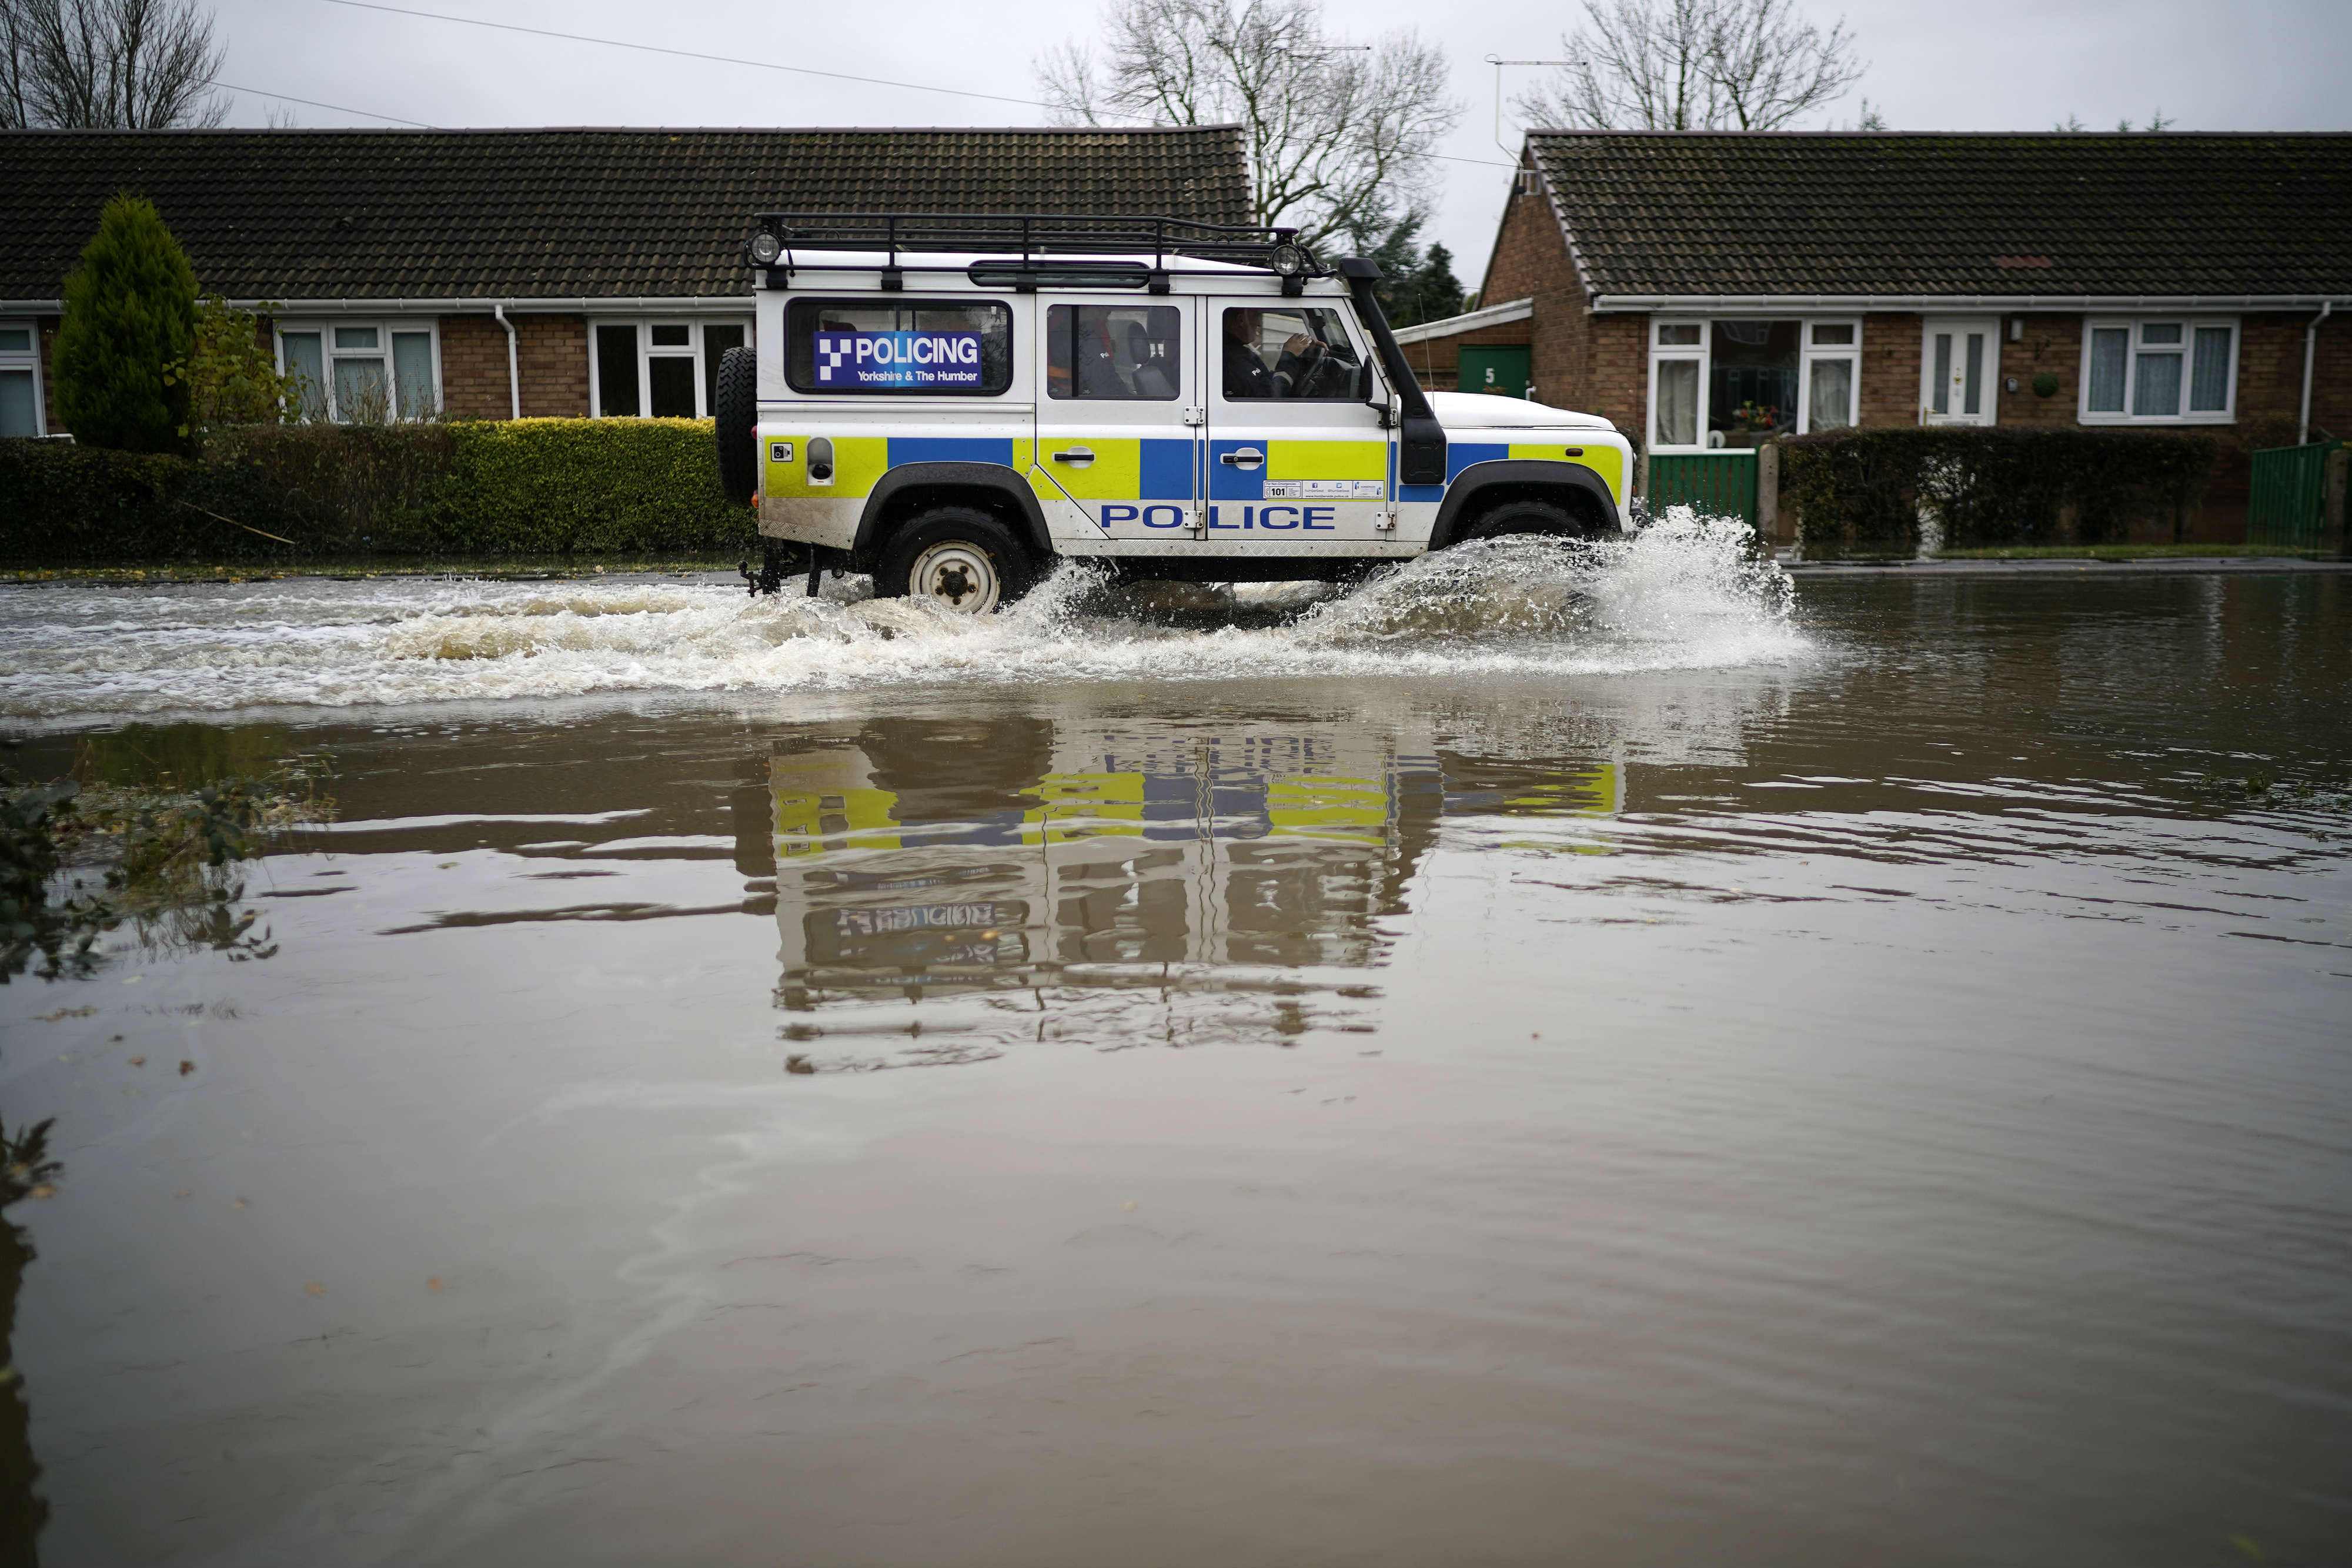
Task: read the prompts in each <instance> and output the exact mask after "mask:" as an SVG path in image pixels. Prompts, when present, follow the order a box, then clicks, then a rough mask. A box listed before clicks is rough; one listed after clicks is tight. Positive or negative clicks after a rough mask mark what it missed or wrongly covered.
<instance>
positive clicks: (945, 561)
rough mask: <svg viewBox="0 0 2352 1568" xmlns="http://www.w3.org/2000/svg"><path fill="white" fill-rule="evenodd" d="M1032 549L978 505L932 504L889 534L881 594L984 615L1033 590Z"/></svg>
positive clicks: (879, 568)
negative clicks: (1025, 546) (1031, 583)
mask: <svg viewBox="0 0 2352 1568" xmlns="http://www.w3.org/2000/svg"><path fill="white" fill-rule="evenodd" d="M1031 570H1032V568H1031V566H1030V562H1029V552H1028V551H1026V550H1024V549H1022V548H1021V542H1020V541H1019V540H1018V539H1016V538H1013V530H1012V529H1010V528H1006V527H1005V526H1004V525H1003V523H1000V522H998V521H997V520H996V519H995V518H994V517H990V516H989V515H988V514H987V513H986V512H983V511H982V510H981V509H980V508H979V507H932V508H931V509H930V510H929V511H927V512H923V513H921V514H919V516H916V517H910V518H908V520H907V523H906V526H905V527H903V528H900V529H899V530H898V532H897V533H896V534H894V535H892V536H891V538H890V542H889V544H888V545H887V546H885V547H884V549H883V551H882V559H881V560H880V561H879V562H878V563H877V565H876V567H875V569H874V596H875V597H876V598H877V599H928V600H929V601H931V602H932V603H934V604H938V605H941V606H943V607H944V608H946V609H949V610H953V611H955V612H958V613H960V614H963V615H985V614H987V613H988V612H990V611H992V610H994V609H995V608H997V607H998V606H999V605H1003V604H1010V603H1012V602H1013V601H1014V600H1016V599H1018V598H1020V597H1021V596H1022V595H1023V594H1024V593H1026V592H1028V591H1029V587H1030V574H1031Z"/></svg>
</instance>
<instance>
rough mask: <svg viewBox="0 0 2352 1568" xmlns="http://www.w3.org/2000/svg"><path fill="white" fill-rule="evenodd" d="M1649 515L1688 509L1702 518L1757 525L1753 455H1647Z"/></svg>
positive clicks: (1751, 525)
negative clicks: (1725, 519)
mask: <svg viewBox="0 0 2352 1568" xmlns="http://www.w3.org/2000/svg"><path fill="white" fill-rule="evenodd" d="M1648 499H1649V508H1650V516H1652V517H1657V516H1658V515H1659V514H1660V513H1662V512H1664V510H1665V509H1666V508H1667V507H1690V508H1691V509H1692V510H1693V511H1696V512H1697V513H1698V514H1699V515H1700V516H1701V517H1738V518H1740V519H1741V520H1742V521H1744V522H1746V523H1747V525H1748V527H1749V528H1754V527H1755V526H1756V519H1757V508H1756V454H1755V453H1753V452H1689V453H1682V454H1679V455H1671V456H1670V455H1666V454H1664V453H1653V454H1652V455H1651V456H1650V493H1649V497H1648Z"/></svg>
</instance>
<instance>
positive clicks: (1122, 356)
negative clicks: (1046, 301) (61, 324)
mask: <svg viewBox="0 0 2352 1568" xmlns="http://www.w3.org/2000/svg"><path fill="white" fill-rule="evenodd" d="M1182 380H1183V313H1182V312H1181V311H1180V310H1178V309H1177V308H1176V307H1174V306H1173V305H1055V306H1051V307H1049V308H1047V309H1046V311H1045V392H1046V395H1047V396H1049V397H1055V398H1080V399H1089V400H1094V401H1099V402H1171V401H1172V400H1173V399H1174V398H1175V396H1176V390H1177V387H1178V386H1179V384H1180V383H1181V382H1182Z"/></svg>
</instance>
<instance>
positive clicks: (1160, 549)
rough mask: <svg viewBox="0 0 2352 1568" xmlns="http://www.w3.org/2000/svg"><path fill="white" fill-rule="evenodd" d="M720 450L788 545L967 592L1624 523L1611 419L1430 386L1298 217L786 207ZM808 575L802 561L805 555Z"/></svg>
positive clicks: (1368, 555) (724, 468) (760, 254)
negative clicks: (1301, 239)
mask: <svg viewBox="0 0 2352 1568" xmlns="http://www.w3.org/2000/svg"><path fill="white" fill-rule="evenodd" d="M759 224H760V227H759V231H758V233H757V234H755V235H753V237H752V239H751V244H750V246H749V247H748V249H749V256H750V260H751V263H752V265H753V266H754V267H755V268H756V269H757V270H758V272H759V273H760V275H761V279H762V281H763V283H764V287H763V288H762V289H761V294H760V303H759V314H758V327H757V334H758V343H759V347H758V349H757V350H730V353H729V354H728V356H727V358H726V360H725V361H723V362H722V364H721V366H720V369H719V390H718V402H717V413H718V428H719V473H720V476H721V478H722V479H723V480H724V481H725V483H726V486H727V488H728V491H729V494H730V496H731V497H734V498H735V499H737V500H738V501H748V500H750V499H751V498H752V497H753V496H754V495H756V496H757V497H759V517H760V532H761V534H762V535H763V536H765V538H767V539H768V540H769V541H770V543H771V550H770V572H769V575H768V585H769V586H771V587H772V586H774V584H775V582H776V580H777V575H778V573H779V572H780V571H781V570H782V563H783V559H784V557H785V554H786V552H788V551H790V552H794V559H795V560H797V559H799V558H798V556H797V553H796V551H797V549H798V548H802V547H804V548H805V549H807V551H808V556H807V563H808V565H809V566H810V568H811V570H812V573H814V569H815V568H817V567H820V566H829V567H836V568H844V569H847V570H856V571H868V572H871V573H873V574H874V580H875V591H876V592H877V593H878V594H881V595H884V596H898V595H905V594H910V593H911V594H919V595H923V596H927V597H929V598H931V599H933V600H935V601H938V602H940V603H941V604H945V605H949V606H951V607H953V608H955V609H958V610H962V611H968V612H984V611H987V610H990V609H992V608H993V607H994V606H995V605H997V604H998V603H1000V602H1004V601H1009V600H1011V599H1013V598H1014V597H1016V596H1017V595H1018V594H1019V593H1020V592H1021V591H1023V590H1024V589H1025V588H1026V587H1028V586H1029V585H1030V584H1031V583H1033V582H1034V581H1035V580H1037V579H1038V578H1039V576H1040V575H1042V573H1043V572H1044V571H1045V570H1046V569H1047V568H1048V567H1050V565H1051V563H1052V562H1053V561H1054V560H1055V559H1056V558H1059V557H1063V556H1074V557H1089V558H1094V559H1108V560H1111V561H1116V562H1118V563H1119V565H1120V567H1121V569H1122V570H1124V571H1125V572H1126V573H1127V574H1128V575H1129V576H1134V577H1158V578H1169V577H1175V578H1193V579H1204V580H1219V581H1230V580H1274V579H1283V578H1318V577H1319V578H1336V577H1341V576H1345V575H1347V574H1348V573H1349V572H1351V571H1355V570H1362V568H1363V567H1364V565H1365V564H1367V563H1369V562H1373V561H1378V560H1384V559H1402V558H1407V557H1412V556H1416V555H1420V554H1422V553H1423V552H1424V551H1427V550H1432V549H1442V548H1444V546H1446V545H1449V544H1452V543H1454V542H1456V541H1458V540H1462V539H1468V538H1481V537H1486V536H1489V535H1494V534H1504V533H1551V534H1567V535H1579V534H1600V533H1606V532H1613V531H1616V530H1618V529H1620V528H1625V527H1628V526H1630V525H1629V523H1628V521H1627V517H1626V507H1625V498H1626V485H1627V482H1628V479H1629V476H1630V473H1631V465H1632V458H1633V452H1632V448H1631V446H1630V445H1629V444H1627V443H1626V441H1625V440H1624V438H1623V437H1622V436H1620V435H1619V434H1617V432H1616V430H1615V428H1614V427H1613V426H1612V425H1611V424H1610V423H1608V422H1607V421H1606V420H1602V419H1598V418H1594V417H1592V416H1591V415H1588V414H1580V413H1569V412H1567V411H1565V410H1560V409H1552V408H1546V407H1543V406H1542V405H1540V404H1537V403H1532V402H1519V401H1514V400H1510V399H1505V398H1498V397H1490V396H1484V395H1479V394H1462V393H1453V392H1430V393H1425V392H1423V391H1422V389H1421V387H1420V385H1419V384H1418V383H1417V382H1415V381H1414V380H1413V376H1412V371H1411V370H1410V369H1409V368H1408V367H1407V365H1406V363H1405V360H1404V356H1403V353H1402V350H1399V348H1398V346H1397V342H1396V339H1395V337H1394V335H1393V334H1392V333H1391V331H1390V330H1389V327H1388V323H1387V321H1386V319H1384V318H1383V317H1382V315H1381V307H1380V304H1379V301H1378V299H1377V298H1375V297H1374V294H1373V286H1374V284H1375V283H1376V282H1377V281H1378V280H1379V277H1380V269H1379V267H1377V266H1375V265H1374V264H1373V263H1371V262H1369V261H1362V260H1358V259H1354V258H1349V259H1345V260H1341V261H1339V262H1338V263H1337V264H1336V265H1333V266H1327V265H1326V264H1325V263H1323V262H1322V261H1320V260H1318V258H1317V257H1316V256H1313V255H1312V254H1311V253H1310V252H1309V251H1308V250H1307V249H1306V248H1305V247H1304V246H1299V245H1298V244H1297V243H1296V241H1295V238H1294V235H1293V231H1290V230H1287V229H1236V228H1225V227H1218V226H1214V225H1202V224H1192V223H1185V222H1181V221H1178V220H1174V219H1162V218H1146V219H1136V218H1099V219H1096V218H1066V217H1064V218H1018V217H913V216H880V217H861V216H845V215H837V214H836V215H824V216H802V215H793V214H770V215H766V216H763V217H761V219H760V220H759ZM812 582H814V576H813V575H812Z"/></svg>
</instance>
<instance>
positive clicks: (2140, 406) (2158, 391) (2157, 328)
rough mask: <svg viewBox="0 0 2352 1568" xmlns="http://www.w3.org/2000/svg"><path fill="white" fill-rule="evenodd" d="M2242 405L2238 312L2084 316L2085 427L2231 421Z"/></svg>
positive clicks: (2081, 413)
mask: <svg viewBox="0 0 2352 1568" xmlns="http://www.w3.org/2000/svg"><path fill="white" fill-rule="evenodd" d="M2237 410H2238V320H2237V318H2236V317H2234V316H2144V317H2137V318H2134V317H2103V316H2094V317H2091V318H2089V319H2086V320H2084V323H2083V394H2082V407H2081V410H2080V413H2079V414H2078V417H2079V418H2080V419H2081V420H2082V422H2083V423H2084V424H2226V423H2230V422H2231V420H2233V419H2235V418H2236V417H2237Z"/></svg>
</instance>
